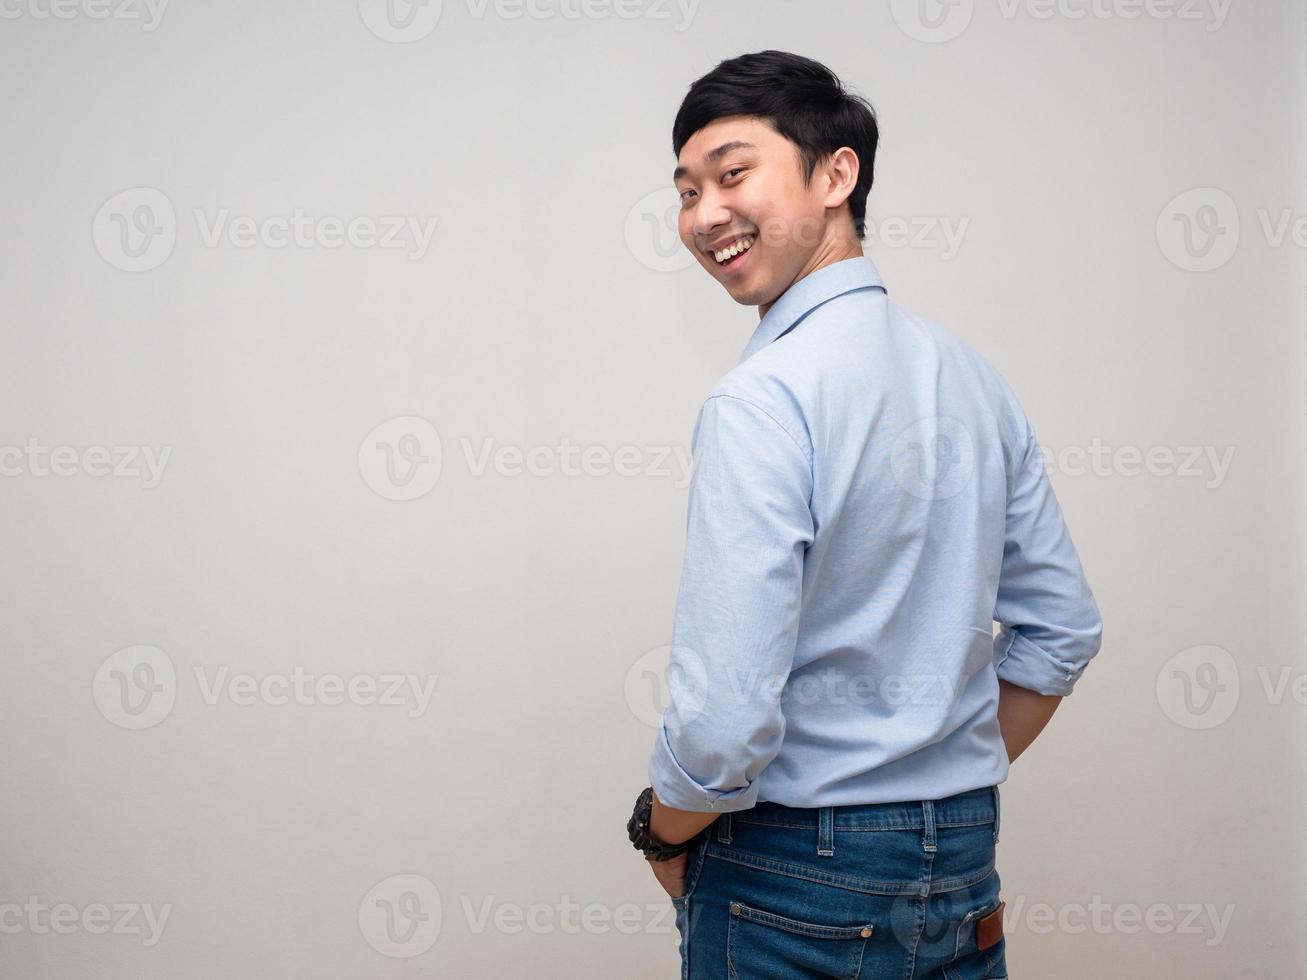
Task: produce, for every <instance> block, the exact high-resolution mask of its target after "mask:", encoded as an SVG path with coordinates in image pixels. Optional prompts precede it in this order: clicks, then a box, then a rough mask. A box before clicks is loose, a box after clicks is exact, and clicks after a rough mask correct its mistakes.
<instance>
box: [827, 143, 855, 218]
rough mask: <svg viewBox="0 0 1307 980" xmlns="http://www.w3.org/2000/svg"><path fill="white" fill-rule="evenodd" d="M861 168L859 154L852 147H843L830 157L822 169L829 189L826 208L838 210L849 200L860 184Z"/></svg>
mask: <svg viewBox="0 0 1307 980" xmlns="http://www.w3.org/2000/svg"><path fill="white" fill-rule="evenodd" d="M860 166H861V164H860V161H859V160H858V154H857V152H856V151H854V150H853V149H852V148H851V147H847V146H841V147H840V148H839V149H838V150H836V151H835V152H834V153H832V154H831V155H830V159H829V160H828V161H827V163H826V164H825V166H824V167H823V168H822V171H823V173H824V174H825V179H826V181H827V188H828V189H827V193H826V200H825V201H824V202H823V203H824V204H825V206H826V207H828V208H837V207H839V206H840V205H841V204H843V203H844V202H845V201H847V200H848V199H849V195H850V194H852V193H853V188H854V186H855V185H856V184H857V183H858V172H859V168H860Z"/></svg>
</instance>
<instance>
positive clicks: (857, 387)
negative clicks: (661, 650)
mask: <svg viewBox="0 0 1307 980" xmlns="http://www.w3.org/2000/svg"><path fill="white" fill-rule="evenodd" d="M691 452H692V457H693V468H692V470H691V481H690V494H689V496H690V500H689V513H688V517H687V521H686V545H685V557H684V562H683V565H682V570H681V581H680V588H679V590H678V593H677V599H676V614H675V624H674V627H673V632H672V652H671V660H670V662H669V665H668V690H669V702H668V705H667V707H666V710H665V711H664V712H663V715H662V719H661V723H660V726H659V730H658V734H657V737H656V738H655V741H654V746H653V751H652V754H651V756H650V760H649V779H650V782H651V783H652V785H653V787H654V791H655V792H656V793H657V794H658V797H659V799H661V800H662V801H663V802H664V803H666V804H668V805H669V806H672V807H676V808H678V809H682V810H696V811H704V812H708V811H712V812H727V811H735V810H745V809H748V808H750V807H752V806H753V805H754V804H755V803H757V802H760V801H764V800H770V801H774V802H777V803H781V804H785V805H787V806H796V807H817V806H827V805H841V804H855V803H881V802H893V801H901V800H918V799H940V798H942V797H945V796H950V795H952V794H954V793H961V792H963V791H965V790H969V789H976V788H978V787H983V786H992V785H995V784H997V783H1000V782H1002V781H1003V780H1004V779H1005V778H1006V777H1007V771H1008V760H1007V752H1006V750H1005V748H1004V745H1003V740H1002V737H1001V736H1000V734H999V728H998V718H997V708H998V694H999V688H998V679H999V678H1000V677H1001V678H1003V679H1004V680H1007V681H1011V682H1012V683H1013V684H1017V685H1020V686H1021V687H1025V688H1029V689H1031V690H1034V691H1038V692H1040V693H1042V694H1061V695H1065V694H1069V693H1070V692H1071V689H1072V686H1073V685H1074V684H1075V682H1076V680H1078V679H1079V677H1080V675H1081V672H1082V671H1083V670H1084V669H1085V665H1086V664H1087V663H1088V662H1089V660H1090V658H1091V657H1093V656H1094V654H1096V653H1097V652H1098V648H1099V645H1100V642H1101V638H1102V621H1101V619H1100V618H1099V612H1098V606H1097V604H1096V603H1095V601H1094V596H1093V593H1092V592H1091V591H1090V589H1089V585H1088V583H1087V582H1086V580H1085V575H1084V572H1083V570H1082V568H1081V564H1080V559H1079V556H1078V555H1077V554H1076V549H1075V546H1074V545H1073V544H1072V542H1071V537H1070V535H1069V534H1068V532H1067V528H1066V525H1065V523H1064V521H1063V518H1062V512H1061V509H1060V508H1059V506H1058V503H1057V499H1056V497H1054V495H1053V488H1052V486H1051V485H1050V483H1049V479H1048V475H1047V473H1046V471H1045V468H1044V462H1043V457H1042V454H1041V452H1040V449H1039V446H1038V444H1037V443H1036V441H1035V433H1034V430H1033V429H1032V427H1031V424H1030V422H1029V420H1028V419H1027V418H1026V415H1025V412H1024V411H1023V410H1022V408H1021V406H1020V405H1019V404H1018V402H1017V399H1016V396H1015V395H1014V394H1013V393H1012V390H1011V389H1010V388H1009V387H1008V385H1007V383H1006V382H1005V381H1004V380H1003V378H1002V377H1001V376H1000V375H999V374H998V372H997V371H996V370H995V369H994V368H993V367H991V366H990V364H989V363H988V362H987V361H986V360H985V359H984V358H983V357H981V356H980V355H979V354H978V353H976V351H974V350H973V349H971V348H970V347H968V346H967V345H966V344H965V343H963V342H962V341H961V340H960V339H959V338H958V337H957V336H955V335H954V334H952V333H950V332H949V331H947V330H945V329H944V328H942V327H939V326H937V325H935V324H933V323H930V322H929V321H927V320H924V319H922V318H921V317H919V316H916V315H914V314H912V313H909V312H908V311H907V310H904V309H902V308H901V307H899V306H897V305H896V304H894V303H893V302H891V301H890V300H889V297H888V295H887V292H886V289H885V286H884V283H883V282H882V280H881V277H880V274H879V272H878V271H877V269H876V267H875V265H874V264H873V263H872V261H871V259H870V258H867V257H865V256H857V257H855V258H851V259H845V260H844V261H840V262H835V263H832V264H830V265H827V266H823V267H822V268H820V269H818V270H817V271H816V272H813V273H811V274H809V275H808V276H806V277H805V278H803V279H801V280H799V281H798V282H796V283H794V284H793V285H792V286H791V287H790V288H789V289H788V290H787V291H786V292H785V293H784V294H783V295H782V296H781V297H780V298H779V299H778V300H777V301H776V302H775V303H774V304H773V305H772V307H771V308H770V309H769V310H768V311H767V314H766V316H764V317H763V318H762V320H761V321H760V322H759V323H758V327H757V329H756V330H755V331H754V333H753V336H752V337H751V338H750V339H749V343H748V346H747V347H745V349H744V355H743V357H742V358H741V359H740V363H739V364H738V365H737V366H736V367H735V368H733V369H732V370H731V371H730V372H729V373H728V374H727V375H726V376H725V377H724V378H722V380H721V381H720V382H718V384H717V386H716V387H715V388H713V390H712V391H711V392H710V393H709V394H708V397H707V399H706V400H705V401H704V403H703V406H702V408H701V409H700V410H699V416H698V419H697V421H696V422H695V426H694V433H693V436H692V439H691ZM995 621H997V622H998V623H999V624H1000V626H1001V629H1000V630H999V632H998V634H997V636H996V635H995V632H994V626H993V624H994V622H995Z"/></svg>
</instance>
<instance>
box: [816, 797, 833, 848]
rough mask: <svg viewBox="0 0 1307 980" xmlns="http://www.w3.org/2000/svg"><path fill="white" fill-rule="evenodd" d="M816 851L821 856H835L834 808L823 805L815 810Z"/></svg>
mask: <svg viewBox="0 0 1307 980" xmlns="http://www.w3.org/2000/svg"><path fill="white" fill-rule="evenodd" d="M817 853H818V854H819V855H820V856H821V857H834V856H835V808H834V807H830V806H823V807H820V808H818V810H817Z"/></svg>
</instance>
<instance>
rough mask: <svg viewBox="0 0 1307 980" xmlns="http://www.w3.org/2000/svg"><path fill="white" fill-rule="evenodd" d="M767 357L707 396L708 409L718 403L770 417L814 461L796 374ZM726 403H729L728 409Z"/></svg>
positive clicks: (744, 366) (738, 370) (735, 372)
mask: <svg viewBox="0 0 1307 980" xmlns="http://www.w3.org/2000/svg"><path fill="white" fill-rule="evenodd" d="M763 353H765V352H764V351H760V352H759V353H758V354H755V355H754V356H753V357H751V358H749V359H748V360H747V361H743V362H741V363H740V364H737V365H736V366H735V367H734V368H732V369H731V370H730V371H728V372H727V373H726V374H725V375H724V376H723V377H722V378H721V379H720V380H719V381H718V382H717V384H715V385H713V387H712V390H711V391H709V392H708V394H707V396H705V398H704V403H703V404H704V407H705V408H706V407H707V406H708V405H709V404H710V403H711V402H713V401H714V400H716V401H718V405H717V406H716V407H717V408H719V409H720V408H723V407H727V406H729V407H730V408H732V409H740V410H743V411H751V412H756V413H760V414H762V415H766V416H768V417H769V418H771V420H772V421H773V422H775V423H776V424H777V425H778V426H779V427H780V428H781V429H784V430H785V431H786V432H788V433H789V434H790V437H791V438H792V439H794V441H795V442H796V443H798V445H799V447H800V448H801V449H803V451H804V453H805V454H806V455H808V456H809V457H811V455H812V445H811V441H810V439H809V435H808V424H807V420H806V419H805V418H804V411H803V398H802V397H801V396H800V394H799V391H798V390H797V387H796V385H797V383H798V382H797V379H796V378H795V377H794V376H793V374H794V372H792V371H786V370H785V365H784V363H783V362H773V361H772V359H771V358H761V357H760V355H761V354H763ZM769 364H770V365H771V366H769ZM722 400H725V405H723V404H722V403H721V402H722Z"/></svg>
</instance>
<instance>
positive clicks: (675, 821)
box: [649, 792, 720, 844]
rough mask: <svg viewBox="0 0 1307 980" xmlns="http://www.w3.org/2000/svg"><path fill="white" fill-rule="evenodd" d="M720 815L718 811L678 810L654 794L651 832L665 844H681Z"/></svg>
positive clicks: (650, 815)
mask: <svg viewBox="0 0 1307 980" xmlns="http://www.w3.org/2000/svg"><path fill="white" fill-rule="evenodd" d="M718 816H720V814H717V813H699V812H696V811H693V810H677V809H674V808H673V807H670V806H668V805H667V804H666V803H664V802H663V801H662V800H660V799H658V793H657V792H655V793H654V795H653V811H652V812H651V813H650V814H649V833H650V834H652V835H653V839H654V840H656V841H658V842H660V843H663V844H679V843H681V842H682V841H687V840H689V839H690V838H691V837H693V836H694V835H695V834H697V833H699V831H701V830H703V828H704V827H708V826H711V825H712V824H713V823H714V822H715V821H716V820H717V818H718Z"/></svg>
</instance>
